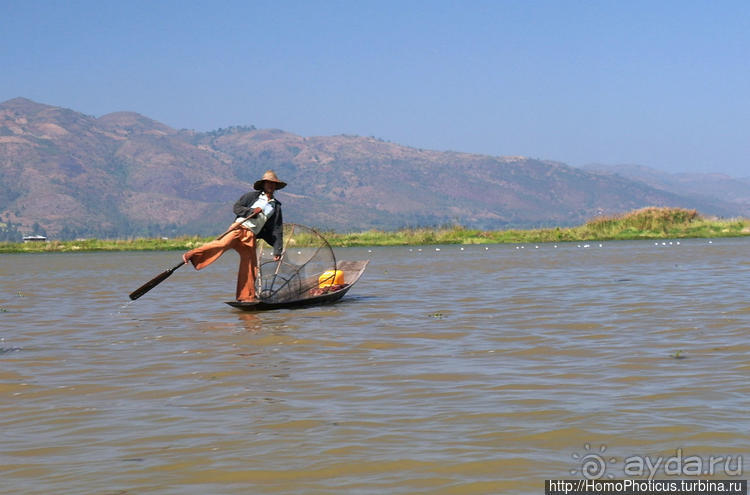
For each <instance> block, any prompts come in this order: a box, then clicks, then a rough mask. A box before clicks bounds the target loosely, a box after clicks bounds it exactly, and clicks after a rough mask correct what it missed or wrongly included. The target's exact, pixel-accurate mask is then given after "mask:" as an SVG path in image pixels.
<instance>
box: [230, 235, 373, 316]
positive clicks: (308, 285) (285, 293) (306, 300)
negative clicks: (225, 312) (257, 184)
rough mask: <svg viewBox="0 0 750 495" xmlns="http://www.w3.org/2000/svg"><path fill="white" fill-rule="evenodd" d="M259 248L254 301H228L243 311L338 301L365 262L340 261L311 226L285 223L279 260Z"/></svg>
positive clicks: (361, 272)
mask: <svg viewBox="0 0 750 495" xmlns="http://www.w3.org/2000/svg"><path fill="white" fill-rule="evenodd" d="M262 246H263V245H262V244H261V245H260V247H259V248H258V275H257V277H256V280H255V292H256V296H257V300H256V301H252V302H243V301H229V302H227V304H229V305H230V306H232V307H234V308H238V309H242V310H245V311H262V310H266V309H278V308H292V307H298V306H310V305H313V304H327V303H332V302H335V301H338V300H339V299H341V298H342V297H343V296H344V294H346V293H347V292H348V291H349V289H351V287H352V286H353V285H354V284H355V283H356V282H357V280H359V278H360V277H361V276H362V274H363V273H364V271H365V268H367V263H368V262H369V260H367V261H339V262H338V263H337V262H336V256H335V254H334V252H333V249H331V246H330V245H329V244H328V241H326V240H325V238H324V237H323V236H322V235H320V234H319V233H318V232H317V231H315V230H314V229H311V228H310V227H305V226H304V225H298V224H285V225H284V250H283V253H282V255H281V259H279V260H276V259H274V257H273V253H269V252H268V251H266V252H265V253H264V252H263V247H262Z"/></svg>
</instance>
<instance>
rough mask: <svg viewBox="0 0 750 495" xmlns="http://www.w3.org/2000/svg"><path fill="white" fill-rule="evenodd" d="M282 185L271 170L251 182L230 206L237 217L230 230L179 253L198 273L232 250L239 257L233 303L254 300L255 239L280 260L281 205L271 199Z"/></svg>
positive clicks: (281, 236) (274, 199) (255, 274)
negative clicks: (234, 301) (263, 243)
mask: <svg viewBox="0 0 750 495" xmlns="http://www.w3.org/2000/svg"><path fill="white" fill-rule="evenodd" d="M285 186H286V182H283V181H281V180H279V178H278V177H277V176H276V174H275V173H274V171H273V170H268V171H267V172H266V173H265V174H263V177H262V178H261V179H259V180H257V181H255V184H254V185H253V189H254V190H253V191H250V192H248V193H247V194H244V195H243V196H242V197H241V198H240V199H238V200H237V202H236V203H235V204H234V214H235V215H236V216H237V218H236V219H235V222H234V224H233V225H232V227H230V231H229V232H228V233H227V234H226V235H224V236H222V237H221V238H219V239H218V240H215V241H211V242H209V243H207V244H204V245H203V246H201V247H199V248H196V249H193V250H191V251H188V252H187V253H185V254H183V255H182V259H183V261H184V262H185V263H187V262H190V263H192V264H193V266H194V267H195V269H196V270H200V269H201V268H204V267H206V266H208V265H210V264H211V263H213V262H214V261H216V260H217V259H218V258H219V257H220V256H221V255H222V254H224V253H225V252H226V251H228V250H229V249H234V250H235V251H237V252H238V253H239V255H240V268H239V272H238V273H237V300H238V301H241V302H254V301H256V300H257V299H256V294H255V278H256V277H257V275H258V273H257V272H258V259H257V255H256V251H255V248H256V239H258V238H260V239H263V240H264V241H266V242H267V243H268V244H270V245H271V246H273V256H274V260H275V261H279V260H280V259H281V252H282V250H283V230H284V229H283V219H282V216H281V203H280V202H279V200H278V199H276V198H275V197H274V193H275V192H276V191H278V190H279V189H283V188H284V187H285ZM235 227H236V228H235Z"/></svg>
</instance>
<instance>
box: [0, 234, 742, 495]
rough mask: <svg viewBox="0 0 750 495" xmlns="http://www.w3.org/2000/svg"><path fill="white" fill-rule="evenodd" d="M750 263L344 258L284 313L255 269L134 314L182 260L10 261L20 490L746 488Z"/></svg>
mask: <svg viewBox="0 0 750 495" xmlns="http://www.w3.org/2000/svg"><path fill="white" fill-rule="evenodd" d="M438 249H439V250H438ZM749 254H750V239H716V240H713V241H708V240H704V239H696V240H682V241H680V242H679V243H678V242H677V241H673V242H665V243H662V242H661V241H660V242H658V243H656V242H654V241H643V242H605V243H602V244H601V246H600V244H599V243H590V244H587V245H584V244H576V243H572V244H570V243H567V244H560V245H558V246H557V247H556V246H555V245H553V244H540V245H538V247H537V246H535V245H533V244H532V245H528V244H527V245H524V246H521V245H518V246H516V245H490V246H464V247H463V249H462V248H461V247H460V246H439V247H437V248H436V247H435V246H424V247H422V248H416V247H413V248H408V247H393V248H372V250H371V252H370V250H368V249H360V248H357V249H337V250H336V255H337V258H338V259H346V260H357V259H370V260H371V262H370V265H369V267H368V269H367V271H366V273H365V275H364V276H363V278H362V279H361V280H360V281H359V283H358V284H357V285H356V286H355V287H354V288H352V290H351V291H350V292H349V294H348V295H347V296H346V297H345V298H344V299H343V300H342V301H341V302H339V303H338V304H335V305H331V306H323V307H317V308H305V309H297V310H282V311H272V312H267V313H262V314H252V313H243V312H239V311H237V310H234V309H232V308H230V307H229V306H227V305H225V304H224V303H223V301H226V300H229V299H231V298H232V297H233V295H234V284H235V270H236V262H237V256H236V255H235V254H234V253H232V254H228V255H227V256H225V258H223V259H222V260H220V261H219V262H217V263H216V264H214V265H212V266H211V267H209V268H207V269H206V270H203V271H201V272H196V271H194V270H193V269H192V268H189V267H183V268H182V269H180V270H178V271H177V272H175V274H174V275H172V277H171V278H169V279H168V280H167V281H165V282H164V283H162V284H161V285H160V286H158V287H157V288H155V289H154V290H152V291H151V292H149V293H148V294H146V295H145V296H143V297H142V298H141V299H139V300H137V301H134V302H130V301H129V300H128V297H127V295H128V294H129V293H130V292H131V291H132V290H134V289H135V288H137V287H138V286H140V285H141V284H143V283H144V282H146V281H147V280H149V279H150V278H152V277H153V276H155V275H156V274H157V273H159V272H161V271H162V270H164V269H166V268H168V267H170V266H172V265H174V264H175V263H176V262H177V261H179V253H175V252H171V253H170V252H158V253H136V252H132V253H72V254H46V255H0V447H1V448H0V475H1V478H0V492H1V493H8V494H10V493H13V494H16V493H24V494H50V493H61V494H62V493H64V494H98V495H110V494H152V493H158V494H180V495H184V494H196V495H203V494H246V493H259V494H265V493H273V494H299V493H304V494H309V493H326V494H383V493H389V494H406V493H409V494H412V493H414V494H417V493H424V494H462V495H463V494H485V493H543V489H544V481H543V480H544V479H550V478H581V477H582V475H583V471H586V472H587V474H586V476H603V477H612V476H614V477H615V478H620V479H621V478H624V477H626V474H630V475H632V476H637V475H638V474H639V473H638V472H637V466H638V463H637V462H636V461H637V460H638V459H641V460H642V461H645V462H644V463H642V465H646V464H645V463H646V462H649V461H650V462H652V463H656V462H657V461H659V460H660V459H661V460H670V459H671V460H672V461H673V462H672V463H671V466H672V467H673V468H675V469H678V470H680V469H681V470H683V471H687V470H688V469H692V468H694V467H695V462H697V461H698V460H701V461H704V462H705V465H704V466H703V467H701V468H700V469H703V470H708V463H709V462H710V460H711V459H716V458H718V457H721V458H722V459H724V460H720V461H717V462H716V463H715V464H714V467H713V468H711V471H713V472H714V475H715V476H717V477H739V478H741V479H745V478H747V475H746V472H747V470H748V469H750V465H748V466H743V465H742V463H743V461H744V462H746V463H747V464H750V415H748V409H750V380H748V377H749V376H750V341H749V339H748V336H749V334H750V302H749V301H748V294H749V293H750V258H749V257H748V255H749ZM686 459H692V462H691V464H690V466H687V465H683V466H678V467H675V466H677V465H680V464H685V461H686ZM592 460H594V461H598V462H599V463H600V464H601V463H602V462H603V464H601V465H600V466H599V467H597V468H596V469H598V472H596V469H595V470H594V471H592V467H591V465H590V464H589V463H590V461H592ZM725 461H729V463H727V462H725ZM738 464H739V465H738ZM625 470H628V471H627V473H625V472H624V471H625ZM740 471H742V473H741V474H740ZM640 474H641V475H642V476H641V477H647V476H648V474H649V473H648V471H646V472H642V473H640ZM672 474H674V472H672ZM686 474H687V475H690V474H694V472H687V473H684V472H680V473H677V475H676V476H675V477H676V478H677V479H682V478H687V477H688V476H686ZM655 477H656V479H660V478H661V479H663V478H665V477H667V476H666V475H665V473H663V472H660V473H658V474H657V475H656V476H655Z"/></svg>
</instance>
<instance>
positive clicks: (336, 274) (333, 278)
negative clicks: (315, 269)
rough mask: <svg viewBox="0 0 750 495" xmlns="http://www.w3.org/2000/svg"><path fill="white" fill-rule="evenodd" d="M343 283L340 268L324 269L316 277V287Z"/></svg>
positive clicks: (342, 274) (342, 273)
mask: <svg viewBox="0 0 750 495" xmlns="http://www.w3.org/2000/svg"><path fill="white" fill-rule="evenodd" d="M343 283H344V272H342V271H341V270H326V271H324V272H323V273H322V274H321V275H320V277H318V287H330V286H332V285H342V284H343Z"/></svg>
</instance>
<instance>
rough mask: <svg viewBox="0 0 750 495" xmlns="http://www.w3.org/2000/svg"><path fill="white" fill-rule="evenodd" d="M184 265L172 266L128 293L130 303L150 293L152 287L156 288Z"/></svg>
mask: <svg viewBox="0 0 750 495" xmlns="http://www.w3.org/2000/svg"><path fill="white" fill-rule="evenodd" d="M184 264H185V263H180V264H179V265H175V266H173V267H172V268H170V269H169V270H165V271H163V272H161V273H160V274H159V275H157V276H155V277H154V278H152V279H151V280H149V281H148V282H146V283H145V284H143V285H141V286H140V287H138V288H137V289H136V290H134V291H133V292H131V293H130V299H131V300H132V301H135V300H136V299H138V298H139V297H141V296H142V295H143V294H145V293H146V292H148V291H150V290H151V289H153V288H154V287H156V286H157V285H159V284H160V283H162V282H164V281H165V280H166V279H167V278H168V277H169V276H170V275H172V273H174V271H175V270H177V269H178V268H179V267H181V266H182V265H184Z"/></svg>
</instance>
